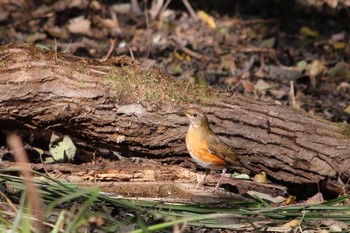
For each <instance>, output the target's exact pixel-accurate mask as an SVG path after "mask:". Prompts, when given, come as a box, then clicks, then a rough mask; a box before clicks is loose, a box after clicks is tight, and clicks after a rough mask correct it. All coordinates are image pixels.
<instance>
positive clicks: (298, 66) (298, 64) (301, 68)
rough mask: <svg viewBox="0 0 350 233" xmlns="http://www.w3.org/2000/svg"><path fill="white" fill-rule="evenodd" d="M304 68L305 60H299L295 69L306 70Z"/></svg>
mask: <svg viewBox="0 0 350 233" xmlns="http://www.w3.org/2000/svg"><path fill="white" fill-rule="evenodd" d="M306 68H307V62H306V61H305V60H302V61H299V62H298V63H297V69H298V70H299V71H304V70H306Z"/></svg>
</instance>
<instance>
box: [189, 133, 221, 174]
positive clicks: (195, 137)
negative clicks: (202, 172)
mask: <svg viewBox="0 0 350 233" xmlns="http://www.w3.org/2000/svg"><path fill="white" fill-rule="evenodd" d="M186 145H187V149H188V152H189V153H190V155H191V157H192V158H193V160H194V161H195V162H196V163H197V164H198V165H200V166H202V167H205V168H214V167H225V166H226V165H228V163H227V162H226V161H225V160H223V159H222V158H220V157H218V156H216V155H214V154H212V153H210V152H209V150H208V141H207V140H206V137H205V136H203V135H201V134H200V133H198V132H196V131H194V130H192V131H191V130H189V131H188V133H187V135H186Z"/></svg>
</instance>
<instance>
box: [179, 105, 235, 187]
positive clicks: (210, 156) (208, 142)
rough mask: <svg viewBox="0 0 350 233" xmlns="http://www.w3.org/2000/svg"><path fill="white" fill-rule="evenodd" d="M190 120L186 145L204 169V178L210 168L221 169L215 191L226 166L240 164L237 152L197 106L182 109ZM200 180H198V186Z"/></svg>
mask: <svg viewBox="0 0 350 233" xmlns="http://www.w3.org/2000/svg"><path fill="white" fill-rule="evenodd" d="M182 112H183V113H184V114H185V116H186V117H187V118H188V119H189V120H190V126H189V128H188V131H187V134H186V146H187V150H188V152H189V154H190V155H191V157H192V159H193V160H194V161H195V162H196V163H197V164H198V165H199V166H201V167H203V168H205V169H206V174H205V176H204V178H203V180H202V181H203V182H204V181H205V178H206V177H207V176H208V174H209V173H210V171H211V169H222V175H221V177H220V179H219V181H218V183H217V184H216V186H215V189H214V192H216V191H217V190H218V188H219V186H220V183H221V180H222V178H223V177H224V175H225V173H226V171H227V168H228V167H231V166H232V167H237V166H240V167H241V166H242V164H241V162H240V161H239V160H238V156H237V154H236V153H235V152H234V151H232V150H231V148H230V147H229V146H228V145H227V144H226V143H225V142H224V141H223V140H222V139H221V138H220V137H219V136H217V135H216V134H215V133H214V132H213V130H212V129H211V128H210V125H209V121H208V118H207V116H206V115H205V113H204V112H203V111H202V110H200V109H197V108H189V109H185V110H182ZM200 183H201V181H198V183H197V186H196V188H198V186H199V184H200Z"/></svg>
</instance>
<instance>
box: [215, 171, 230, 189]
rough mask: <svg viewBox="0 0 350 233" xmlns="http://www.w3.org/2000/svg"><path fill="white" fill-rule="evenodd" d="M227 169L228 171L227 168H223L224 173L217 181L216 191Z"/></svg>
mask: <svg viewBox="0 0 350 233" xmlns="http://www.w3.org/2000/svg"><path fill="white" fill-rule="evenodd" d="M226 171H227V168H224V169H222V175H221V177H220V179H219V181H218V183H217V184H216V186H215V189H214V192H216V191H217V190H218V188H219V187H220V184H221V180H222V178H223V177H224V175H225V173H226Z"/></svg>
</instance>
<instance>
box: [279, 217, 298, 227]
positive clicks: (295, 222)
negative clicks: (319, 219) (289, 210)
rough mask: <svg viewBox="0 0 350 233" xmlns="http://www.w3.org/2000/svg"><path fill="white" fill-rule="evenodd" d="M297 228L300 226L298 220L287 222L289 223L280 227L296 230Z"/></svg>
mask: <svg viewBox="0 0 350 233" xmlns="http://www.w3.org/2000/svg"><path fill="white" fill-rule="evenodd" d="M298 226H300V220H298V219H293V220H292V221H289V222H287V223H285V224H283V226H282V227H286V228H287V227H290V228H296V227H298Z"/></svg>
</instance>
